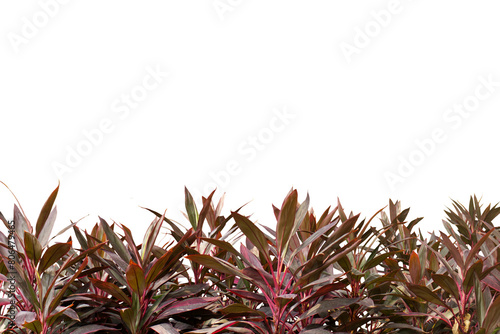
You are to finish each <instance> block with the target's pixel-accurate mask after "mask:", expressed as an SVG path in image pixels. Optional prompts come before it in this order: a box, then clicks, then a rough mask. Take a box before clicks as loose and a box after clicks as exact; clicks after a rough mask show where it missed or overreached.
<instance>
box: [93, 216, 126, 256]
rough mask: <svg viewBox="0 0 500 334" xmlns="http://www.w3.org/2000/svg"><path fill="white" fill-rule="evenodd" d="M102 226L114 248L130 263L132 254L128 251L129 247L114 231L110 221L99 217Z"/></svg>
mask: <svg viewBox="0 0 500 334" xmlns="http://www.w3.org/2000/svg"><path fill="white" fill-rule="evenodd" d="M99 220H100V223H101V226H102V228H103V230H104V233H106V237H107V238H108V240H109V242H110V243H111V245H112V246H113V249H114V250H115V251H116V253H117V254H118V255H119V256H120V257H121V258H122V260H123V261H125V262H126V263H129V262H130V260H131V257H130V254H129V253H128V251H127V248H125V245H124V244H123V242H122V241H121V239H120V238H118V236H117V235H116V234H115V232H113V230H112V229H111V227H110V226H109V225H108V223H107V222H106V221H105V220H104V219H102V218H101V217H99Z"/></svg>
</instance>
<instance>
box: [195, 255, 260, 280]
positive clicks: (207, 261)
mask: <svg viewBox="0 0 500 334" xmlns="http://www.w3.org/2000/svg"><path fill="white" fill-rule="evenodd" d="M186 258H187V259H189V260H191V261H194V262H196V263H198V264H201V265H203V266H205V267H208V268H211V269H214V270H217V271H218V272H221V273H224V274H228V275H235V276H238V277H241V278H244V279H250V278H249V277H248V276H246V275H244V274H243V273H242V272H241V271H240V270H239V269H238V268H237V267H235V266H233V265H232V264H230V263H229V262H227V261H224V260H222V259H219V258H216V257H212V256H210V255H205V254H193V255H188V256H186Z"/></svg>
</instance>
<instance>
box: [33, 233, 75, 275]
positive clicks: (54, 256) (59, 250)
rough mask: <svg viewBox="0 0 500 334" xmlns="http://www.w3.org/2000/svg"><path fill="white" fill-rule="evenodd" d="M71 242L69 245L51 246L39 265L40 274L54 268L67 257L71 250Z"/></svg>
mask: <svg viewBox="0 0 500 334" xmlns="http://www.w3.org/2000/svg"><path fill="white" fill-rule="evenodd" d="M71 244H72V243H71V241H70V242H68V243H59V244H55V245H52V246H50V247H49V248H48V249H47V250H46V251H45V253H43V256H42V258H41V260H40V264H39V265H38V272H39V273H43V272H44V271H45V270H47V269H48V268H49V267H50V266H52V265H53V264H54V263H56V262H57V261H59V260H61V259H62V257H63V256H64V255H66V254H67V253H68V252H69V250H70V249H71Z"/></svg>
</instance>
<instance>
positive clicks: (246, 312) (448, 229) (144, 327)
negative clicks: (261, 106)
mask: <svg viewBox="0 0 500 334" xmlns="http://www.w3.org/2000/svg"><path fill="white" fill-rule="evenodd" d="M58 190H59V187H57V188H56V189H55V190H54V191H53V192H52V193H51V195H50V196H49V198H48V199H47V201H46V202H45V204H44V205H43V207H42V209H41V212H40V214H39V217H38V218H37V221H36V224H31V223H30V221H29V220H28V217H27V216H26V215H25V214H24V211H23V209H22V206H21V205H20V204H19V202H18V205H15V206H14V214H13V222H12V221H7V220H6V219H5V218H4V216H3V215H2V214H1V213H0V219H1V220H2V222H3V224H4V225H5V227H6V232H5V233H3V232H0V256H1V258H0V283H1V287H0V297H1V298H0V332H1V333H44V334H45V333H67V334H70V333H74V334H79V333H141V334H148V333H160V334H164V333H167V334H172V333H190V334H196V333H200V334H201V333H249V334H250V333H260V334H285V333H287V334H288V333H290V334H301V333H304V334H323V333H374V334H382V333H452V334H459V333H461V334H465V333H467V334H468V333H479V334H490V333H491V334H492V333H497V332H498V333H500V231H499V230H498V228H497V227H496V226H495V225H494V223H493V220H494V219H495V218H496V217H497V216H498V214H500V207H498V206H497V205H495V206H491V205H488V206H486V207H483V206H482V205H481V204H480V202H479V201H478V199H477V198H476V197H472V198H471V200H470V202H469V205H468V207H465V206H463V205H462V204H460V203H458V202H455V201H454V202H453V203H452V205H453V208H452V209H447V210H446V211H445V213H446V216H447V219H446V220H445V221H443V225H444V231H443V232H439V233H434V232H433V233H431V234H430V235H429V236H428V237H424V236H423V235H422V233H421V231H420V230H416V227H417V226H418V223H419V222H420V220H421V218H417V219H413V220H407V217H408V215H409V209H405V210H401V203H400V202H392V201H389V205H388V208H387V210H385V208H384V209H381V210H379V211H378V212H377V213H375V214H374V215H373V216H372V217H371V218H370V219H368V220H366V219H360V215H359V214H353V213H349V214H347V212H346V211H345V210H344V208H343V207H342V205H341V204H340V202H339V201H337V203H336V205H335V207H334V208H333V209H332V208H328V209H326V210H325V211H324V212H323V213H322V214H321V215H319V216H316V214H315V213H314V211H313V210H312V209H310V208H309V196H307V197H306V198H305V200H304V201H303V202H302V203H301V202H299V200H298V193H297V191H296V190H293V189H292V190H291V191H290V192H289V193H288V195H287V196H286V198H285V200H284V201H283V203H282V205H281V207H279V208H278V207H274V206H273V210H274V214H275V217H276V223H275V225H272V224H266V225H260V224H257V223H255V222H254V221H253V220H252V219H251V217H250V216H245V215H244V214H242V213H240V211H241V209H242V208H243V207H241V208H239V209H237V210H235V211H232V212H230V213H229V214H227V215H224V214H222V211H223V198H221V199H220V200H219V201H214V199H213V197H214V193H213V192H212V193H211V194H210V195H209V196H207V197H206V198H205V197H203V198H202V199H201V206H200V207H201V210H200V211H198V208H197V205H196V203H195V199H194V198H193V197H192V196H191V194H190V193H189V191H188V190H187V189H185V206H186V213H185V216H186V219H187V222H188V224H189V225H190V227H189V228H186V227H184V226H183V225H182V224H180V223H178V222H175V221H173V220H171V219H168V218H167V217H166V216H165V214H160V213H159V212H157V211H155V210H151V209H147V210H148V211H149V212H150V213H151V214H152V215H153V218H154V220H153V221H152V222H151V223H150V224H149V228H148V229H147V231H146V233H145V235H144V238H143V240H142V243H141V244H138V243H137V242H136V241H135V240H134V238H133V236H132V232H131V231H130V229H129V228H127V227H126V226H125V225H123V224H119V223H115V222H113V223H112V224H109V223H108V222H107V221H106V220H104V219H102V218H99V221H98V223H97V224H95V226H93V228H92V229H91V230H90V231H86V230H82V229H80V228H79V227H78V226H77V223H73V222H71V224H70V225H69V226H68V227H66V228H65V229H63V230H62V231H61V232H59V233H57V234H55V235H52V230H53V227H54V224H55V220H56V213H57V211H56V208H55V200H56V197H57V193H58ZM377 216H378V217H379V221H376V220H375V218H376V217H377ZM189 225H188V226H189ZM273 227H274V228H273ZM71 229H72V231H73V233H74V238H75V240H76V241H78V244H79V246H78V247H76V248H75V246H73V242H72V237H69V238H68V239H67V241H66V242H53V239H54V238H55V237H56V236H60V235H61V234H63V233H66V231H68V230H71ZM163 231H167V234H168V235H169V236H167V239H168V241H167V242H165V243H163V244H162V243H160V242H159V240H160V238H159V236H160V235H162V234H164V232H163Z"/></svg>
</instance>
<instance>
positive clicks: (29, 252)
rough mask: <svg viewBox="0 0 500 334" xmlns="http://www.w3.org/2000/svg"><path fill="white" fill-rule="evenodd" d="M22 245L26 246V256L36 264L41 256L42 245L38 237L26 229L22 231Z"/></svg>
mask: <svg viewBox="0 0 500 334" xmlns="http://www.w3.org/2000/svg"><path fill="white" fill-rule="evenodd" d="M24 247H26V256H28V258H29V259H31V260H32V261H33V263H34V264H35V266H36V265H37V264H38V261H39V260H40V257H41V256H42V245H40V243H39V242H38V239H37V238H36V237H35V236H34V235H32V234H31V233H29V232H28V231H24Z"/></svg>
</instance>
